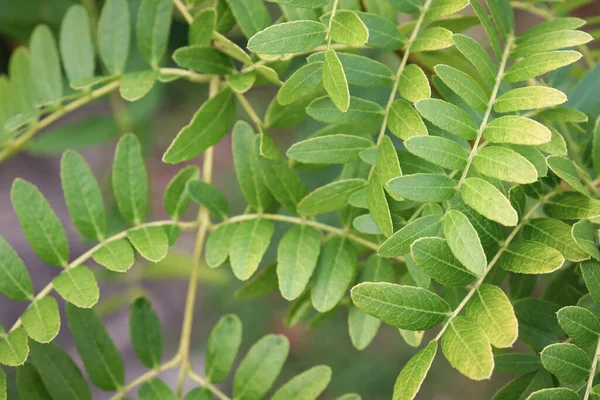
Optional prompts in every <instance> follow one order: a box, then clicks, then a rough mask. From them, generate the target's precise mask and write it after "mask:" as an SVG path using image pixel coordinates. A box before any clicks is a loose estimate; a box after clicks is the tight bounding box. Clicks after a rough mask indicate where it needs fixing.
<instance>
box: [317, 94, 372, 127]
mask: <svg viewBox="0 0 600 400" xmlns="http://www.w3.org/2000/svg"><path fill="white" fill-rule="evenodd" d="M306 112H307V114H308V115H310V116H311V117H312V118H314V119H315V120H317V121H320V122H325V123H327V124H364V125H368V124H375V123H377V122H378V121H380V120H381V118H383V109H382V108H381V106H380V105H379V104H377V103H374V102H372V101H369V100H363V99H361V98H358V97H354V96H350V106H349V108H348V111H346V112H341V111H340V110H338V108H337V107H336V106H335V104H334V103H333V100H331V98H329V97H328V96H324V97H319V98H317V99H315V100H313V101H312V102H311V103H310V104H309V105H308V108H307V109H306Z"/></svg>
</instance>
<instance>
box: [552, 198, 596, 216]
mask: <svg viewBox="0 0 600 400" xmlns="http://www.w3.org/2000/svg"><path fill="white" fill-rule="evenodd" d="M544 213H545V214H546V215H547V216H548V217H550V218H557V219H572V220H579V219H592V218H595V217H598V216H600V201H598V200H596V199H592V198H590V197H588V196H586V195H584V194H581V193H577V192H566V193H560V194H558V195H556V196H554V197H552V198H550V199H548V200H546V202H545V203H544Z"/></svg>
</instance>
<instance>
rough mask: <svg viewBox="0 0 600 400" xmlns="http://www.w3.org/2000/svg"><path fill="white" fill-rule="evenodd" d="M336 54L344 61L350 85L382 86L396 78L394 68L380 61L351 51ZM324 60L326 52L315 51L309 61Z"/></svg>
mask: <svg viewBox="0 0 600 400" xmlns="http://www.w3.org/2000/svg"><path fill="white" fill-rule="evenodd" d="M336 54H337V56H338V58H339V59H340V62H341V63H342V67H343V68H344V73H345V74H346V80H347V81H348V83H349V84H350V85H354V86H360V87H382V86H388V85H390V84H391V83H392V82H393V80H394V73H393V72H392V70H391V69H389V68H388V67H387V66H386V65H385V64H382V63H380V62H379V61H375V60H372V59H370V58H368V57H363V56H359V55H356V54H351V53H336ZM324 60H325V53H324V52H320V53H314V54H311V55H310V56H309V57H308V62H309V63H311V64H314V63H318V62H319V61H324ZM315 68H316V67H315ZM290 78H291V77H290Z"/></svg>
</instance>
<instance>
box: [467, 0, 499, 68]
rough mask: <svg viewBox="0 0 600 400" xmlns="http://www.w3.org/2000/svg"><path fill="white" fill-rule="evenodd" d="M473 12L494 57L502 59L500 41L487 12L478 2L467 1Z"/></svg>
mask: <svg viewBox="0 0 600 400" xmlns="http://www.w3.org/2000/svg"><path fill="white" fill-rule="evenodd" d="M469 3H470V4H471V7H472V8H473V11H475V14H476V15H477V18H478V19H479V21H480V22H481V25H482V27H483V30H484V31H485V33H486V35H487V37H488V39H489V41H490V45H491V48H492V51H493V52H494V55H495V56H496V58H497V59H498V60H499V59H501V57H502V50H501V49H500V40H499V39H498V37H497V35H496V30H495V29H494V25H493V24H492V20H491V19H490V17H489V15H488V14H487V11H486V10H485V8H484V7H483V5H482V4H481V3H480V2H479V1H475V0H469Z"/></svg>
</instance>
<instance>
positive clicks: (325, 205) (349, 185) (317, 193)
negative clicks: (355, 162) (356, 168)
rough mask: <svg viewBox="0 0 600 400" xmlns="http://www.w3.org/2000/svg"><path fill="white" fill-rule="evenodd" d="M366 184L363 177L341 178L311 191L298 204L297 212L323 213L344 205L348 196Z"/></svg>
mask: <svg viewBox="0 0 600 400" xmlns="http://www.w3.org/2000/svg"><path fill="white" fill-rule="evenodd" d="M365 186H366V182H365V180H364V179H343V180H339V181H335V182H331V183H329V184H327V185H325V186H321V187H320V188H318V189H316V190H314V191H312V192H311V193H309V194H308V195H306V197H304V198H303V199H302V201H300V203H299V204H298V213H299V214H300V215H304V216H312V215H318V214H325V213H328V212H331V211H336V210H339V209H340V208H342V207H344V206H346V204H347V203H348V197H349V196H350V195H351V194H352V193H354V192H356V191H357V190H359V189H361V188H363V187H365Z"/></svg>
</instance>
